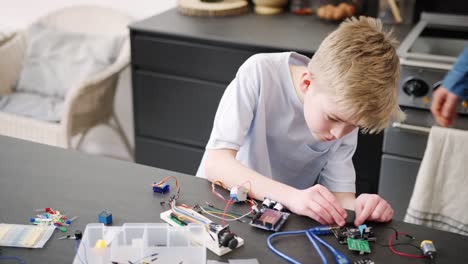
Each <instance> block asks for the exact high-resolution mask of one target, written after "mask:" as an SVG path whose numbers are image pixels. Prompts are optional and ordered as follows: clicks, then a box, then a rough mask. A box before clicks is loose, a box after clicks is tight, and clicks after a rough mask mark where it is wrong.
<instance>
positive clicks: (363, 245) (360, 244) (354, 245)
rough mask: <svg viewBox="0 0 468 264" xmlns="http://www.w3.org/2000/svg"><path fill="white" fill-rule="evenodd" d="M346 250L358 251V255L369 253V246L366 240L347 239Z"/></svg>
mask: <svg viewBox="0 0 468 264" xmlns="http://www.w3.org/2000/svg"><path fill="white" fill-rule="evenodd" d="M346 241H347V243H348V249H349V250H353V251H359V254H364V253H370V252H371V250H370V246H369V242H368V241H367V240H363V239H354V238H349V237H348V238H347V239H346Z"/></svg>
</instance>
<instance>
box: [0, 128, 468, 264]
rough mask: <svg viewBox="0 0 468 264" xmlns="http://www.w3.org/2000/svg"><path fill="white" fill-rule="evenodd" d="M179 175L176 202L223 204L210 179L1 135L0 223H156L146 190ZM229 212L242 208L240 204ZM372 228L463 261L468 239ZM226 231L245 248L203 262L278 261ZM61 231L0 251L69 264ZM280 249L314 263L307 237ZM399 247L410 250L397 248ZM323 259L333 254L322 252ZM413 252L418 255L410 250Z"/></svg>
mask: <svg viewBox="0 0 468 264" xmlns="http://www.w3.org/2000/svg"><path fill="white" fill-rule="evenodd" d="M168 175H174V176H176V177H178V179H179V181H180V184H181V198H180V202H182V203H186V204H190V205H193V204H195V203H204V202H205V201H209V202H212V203H213V204H215V205H217V206H218V207H221V206H223V202H222V201H221V199H219V198H218V197H216V196H214V195H213V194H212V193H211V185H210V183H209V182H208V181H206V180H204V179H200V178H195V177H193V176H189V175H184V174H179V173H175V172H171V171H166V170H161V169H157V168H152V167H147V166H142V165H138V164H133V163H130V162H124V161H119V160H113V159H109V158H103V157H96V156H91V155H86V154H83V153H80V152H77V151H73V150H64V149H59V148H55V147H50V146H46V145H41V144H36V143H31V142H26V141H21V140H18V139H13V138H9V137H3V136H0V223H1V222H4V223H10V224H27V223H28V220H29V218H30V217H32V216H34V210H35V209H37V208H44V207H51V208H56V209H61V210H62V211H63V212H64V213H66V214H67V215H68V216H73V215H78V216H79V218H78V219H77V220H76V221H74V222H73V224H72V226H71V229H72V231H73V230H75V229H80V230H84V229H85V226H86V224H88V223H95V222H97V216H98V214H99V213H100V212H101V211H102V210H103V209H108V210H110V211H111V212H112V214H113V224H114V225H122V224H124V223H149V222H162V221H161V220H160V218H159V214H160V212H162V211H165V210H167V208H166V207H162V206H161V205H160V204H159V202H160V201H162V200H165V199H167V196H161V195H158V194H155V193H153V192H152V189H151V186H150V184H151V183H153V182H154V181H158V180H160V179H162V178H163V177H165V176H168ZM232 209H233V210H240V211H243V210H244V211H245V210H246V209H247V208H246V207H245V206H244V207H242V206H233V207H232ZM315 225H317V223H316V222H314V221H312V220H311V219H308V218H305V217H300V216H297V215H292V216H291V217H290V219H289V220H288V221H287V223H286V225H285V227H284V228H283V230H298V229H305V228H308V227H312V226H315ZM368 225H370V226H374V227H375V228H376V235H377V239H378V242H379V243H386V241H387V239H388V236H389V235H390V234H391V232H392V231H391V230H389V229H386V228H385V227H386V226H393V227H395V228H397V229H399V230H400V231H404V232H407V233H410V234H412V235H413V236H415V237H416V238H417V239H431V240H433V241H434V244H435V245H436V247H437V249H438V254H439V256H438V260H437V263H468V256H467V255H466V254H465V252H464V250H466V249H467V248H468V237H466V236H461V235H457V234H453V233H447V232H442V231H437V230H432V229H429V228H425V227H420V226H416V225H411V224H406V223H401V222H396V221H394V222H391V223H389V224H387V225H382V224H376V223H370V224H368ZM231 229H232V230H233V231H234V232H235V233H237V234H238V235H240V236H241V237H243V238H244V239H245V245H244V246H243V247H241V248H239V249H237V250H235V251H234V252H231V253H229V254H227V255H225V256H224V257H222V258H220V257H217V256H216V255H214V254H212V253H211V252H208V259H216V260H224V261H227V259H229V258H257V259H258V260H259V261H260V263H284V261H282V260H281V259H280V258H278V257H276V255H274V254H273V253H272V252H270V251H269V250H268V248H267V246H266V238H267V236H268V235H269V234H270V233H269V232H267V231H263V230H260V229H256V228H253V227H251V226H249V225H248V224H245V223H240V222H234V223H232V224H231ZM60 236H63V233H60V232H58V231H56V233H55V234H54V235H53V236H52V238H51V239H50V240H49V241H48V242H47V244H46V245H45V247H44V248H42V249H21V248H5V247H4V248H2V251H1V252H2V254H3V255H10V256H20V257H22V258H24V259H25V260H26V263H71V261H72V260H73V257H74V243H73V241H70V240H57V238H58V237H60ZM324 239H325V240H327V241H329V242H330V243H331V244H332V245H333V246H334V247H336V248H337V249H339V250H341V251H342V252H343V253H345V254H346V255H348V256H349V257H350V259H351V260H357V259H360V256H359V255H355V254H353V253H351V252H350V251H348V250H347V249H346V248H345V246H342V245H339V244H338V242H337V241H336V240H335V239H334V238H333V237H330V236H327V237H324ZM275 243H276V244H275V245H277V247H278V248H279V249H280V250H283V251H284V252H286V253H287V254H289V255H291V256H293V257H295V258H297V259H298V260H300V261H301V262H303V263H320V259H319V257H318V255H317V253H316V252H315V251H314V250H311V249H312V246H311V244H310V243H309V242H308V240H307V239H306V238H305V236H304V237H303V236H294V237H284V238H278V239H277V240H276V242H275ZM371 248H372V253H371V254H370V255H369V257H370V258H371V259H373V260H374V261H376V263H425V261H424V260H422V259H407V258H403V257H400V256H396V255H393V254H392V253H391V252H390V251H389V250H388V248H386V247H380V246H378V245H376V244H373V243H372V244H371ZM402 250H409V251H411V250H415V249H413V248H411V247H410V248H403V249H402ZM325 252H326V254H327V255H328V258H329V259H330V261H332V258H331V255H330V254H329V253H328V251H326V250H325ZM413 253H417V252H414V251H413Z"/></svg>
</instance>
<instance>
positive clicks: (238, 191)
mask: <svg viewBox="0 0 468 264" xmlns="http://www.w3.org/2000/svg"><path fill="white" fill-rule="evenodd" d="M248 193H249V189H247V188H245V187H244V186H234V187H232V188H231V192H230V194H229V196H230V197H231V200H233V201H234V202H243V201H246V200H247V194H248Z"/></svg>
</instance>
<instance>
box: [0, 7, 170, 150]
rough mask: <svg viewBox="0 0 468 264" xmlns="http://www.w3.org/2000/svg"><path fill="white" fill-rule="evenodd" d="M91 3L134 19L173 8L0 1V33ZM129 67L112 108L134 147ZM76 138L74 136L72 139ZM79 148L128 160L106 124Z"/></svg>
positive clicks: (123, 74) (97, 128) (117, 138)
mask: <svg viewBox="0 0 468 264" xmlns="http://www.w3.org/2000/svg"><path fill="white" fill-rule="evenodd" d="M80 4H93V5H100V6H107V7H112V8H116V9H119V10H122V11H124V12H127V13H128V14H129V15H131V16H132V17H134V18H135V19H136V20H141V19H143V18H146V17H150V16H153V15H155V14H158V13H161V12H163V11H166V10H168V9H170V8H172V7H175V4H176V0H0V32H1V31H2V30H4V31H10V30H15V29H23V28H25V27H27V26H28V25H29V24H31V23H33V22H34V21H35V20H36V19H37V18H39V17H41V16H43V15H45V14H47V13H49V12H50V11H53V10H55V9H59V8H62V7H67V6H73V5H80ZM0 59H1V58H0ZM132 109H133V108H132V93H131V78H130V70H129V69H127V70H125V71H124V72H123V73H122V76H121V78H120V81H119V87H118V89H117V95H116V98H115V110H116V113H117V115H118V117H119V119H120V121H121V123H122V126H123V127H124V130H125V133H126V134H127V137H128V138H129V139H130V142H131V144H132V146H134V133H133V132H134V131H133V111H132ZM77 139H78V138H75V142H76V141H77ZM81 150H82V151H84V152H87V153H92V154H100V155H106V156H113V157H117V158H123V159H128V155H127V153H126V151H125V148H124V147H123V144H122V142H121V140H120V138H119V137H117V135H116V134H115V132H114V131H112V130H111V129H110V128H109V127H106V126H98V127H96V128H94V129H93V130H91V131H90V133H89V134H88V135H87V136H86V138H85V140H84V142H83V144H82V146H81Z"/></svg>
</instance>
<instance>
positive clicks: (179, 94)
mask: <svg viewBox="0 0 468 264" xmlns="http://www.w3.org/2000/svg"><path fill="white" fill-rule="evenodd" d="M133 81H134V85H135V86H134V89H133V96H134V104H135V105H134V109H135V111H136V112H135V129H136V133H137V135H140V136H147V137H152V138H158V139H166V140H170V141H175V142H179V143H184V144H188V145H193V146H197V147H205V146H206V143H207V142H208V139H209V136H210V134H211V129H212V127H213V120H214V116H215V114H216V110H217V108H218V104H219V101H220V100H221V97H222V95H223V93H224V90H225V86H224V85H221V84H215V83H210V82H204V81H198V80H193V79H185V78H180V77H177V76H169V75H162V74H156V73H149V72H142V71H134V75H133Z"/></svg>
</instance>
